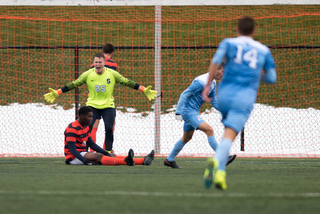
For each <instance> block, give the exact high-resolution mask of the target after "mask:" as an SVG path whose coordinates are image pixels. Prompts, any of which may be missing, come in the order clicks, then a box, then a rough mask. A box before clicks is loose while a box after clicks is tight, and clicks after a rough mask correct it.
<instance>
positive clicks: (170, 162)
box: [163, 159, 182, 169]
mask: <svg viewBox="0 0 320 214" xmlns="http://www.w3.org/2000/svg"><path fill="white" fill-rule="evenodd" d="M163 164H164V165H165V166H167V167H171V168H173V169H182V167H180V166H178V164H177V163H176V162H175V161H168V160H167V159H165V160H164V162H163Z"/></svg>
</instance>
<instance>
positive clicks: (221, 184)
mask: <svg viewBox="0 0 320 214" xmlns="http://www.w3.org/2000/svg"><path fill="white" fill-rule="evenodd" d="M226 175H227V173H226V171H224V170H217V171H216V173H215V177H214V185H215V186H216V188H217V189H221V190H226V189H227V182H226Z"/></svg>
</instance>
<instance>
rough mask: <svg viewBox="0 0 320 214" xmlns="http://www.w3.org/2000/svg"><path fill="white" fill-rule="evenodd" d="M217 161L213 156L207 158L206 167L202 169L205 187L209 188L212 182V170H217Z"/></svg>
mask: <svg viewBox="0 0 320 214" xmlns="http://www.w3.org/2000/svg"><path fill="white" fill-rule="evenodd" d="M218 165H219V161H218V160H217V159H215V158H208V160H207V168H206V169H205V171H204V175H203V183H204V187H205V188H206V189H209V188H210V186H211V185H212V183H213V176H214V172H215V171H217V168H218Z"/></svg>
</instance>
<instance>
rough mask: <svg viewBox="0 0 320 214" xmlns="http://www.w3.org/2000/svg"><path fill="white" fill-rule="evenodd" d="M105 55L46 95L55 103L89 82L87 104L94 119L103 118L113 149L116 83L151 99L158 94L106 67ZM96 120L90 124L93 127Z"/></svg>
mask: <svg viewBox="0 0 320 214" xmlns="http://www.w3.org/2000/svg"><path fill="white" fill-rule="evenodd" d="M104 64H105V57H104V55H103V54H102V53H99V54H96V55H95V57H94V68H92V69H89V70H88V71H86V72H84V73H83V74H81V75H80V77H79V78H78V79H77V80H75V81H73V82H71V83H68V84H67V85H66V86H64V87H63V88H61V89H59V90H57V91H56V90H54V89H52V88H49V90H50V91H51V92H50V93H47V94H45V95H44V97H45V100H46V101H47V102H51V103H53V102H54V100H55V99H56V98H57V97H58V96H59V95H60V94H62V93H66V92H68V91H70V90H72V89H74V88H76V87H79V86H81V85H83V84H84V83H86V84H87V86H88V89H89V97H88V100H87V102H86V105H87V106H90V108H91V109H92V111H93V121H95V120H96V119H97V118H101V117H102V118H103V121H104V125H105V142H104V144H105V149H106V150H107V151H111V150H112V146H113V139H114V138H113V124H114V120H115V117H116V110H115V104H114V98H113V90H114V85H115V84H116V83H120V84H121V85H124V86H128V87H130V88H133V89H136V90H140V91H141V92H144V94H145V95H146V96H147V98H148V99H149V100H152V99H154V98H155V97H156V96H157V92H156V91H154V90H151V85H150V86H148V87H147V88H145V87H143V86H142V85H139V84H138V83H136V82H134V81H132V80H129V79H127V78H125V77H123V76H122V75H120V74H119V73H118V72H116V71H115V70H113V69H109V68H106V67H104ZM93 124H94V122H91V124H90V130H91V129H92V126H93Z"/></svg>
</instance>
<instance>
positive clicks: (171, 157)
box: [167, 139, 186, 162]
mask: <svg viewBox="0 0 320 214" xmlns="http://www.w3.org/2000/svg"><path fill="white" fill-rule="evenodd" d="M184 145H186V144H185V143H184V142H182V140H181V139H179V140H178V141H177V142H176V144H174V147H173V149H172V151H171V153H170V155H169V156H168V157H167V160H168V161H170V162H171V161H174V159H175V158H176V156H177V155H178V154H179V152H180V151H181V150H182V149H183V147H184Z"/></svg>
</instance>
